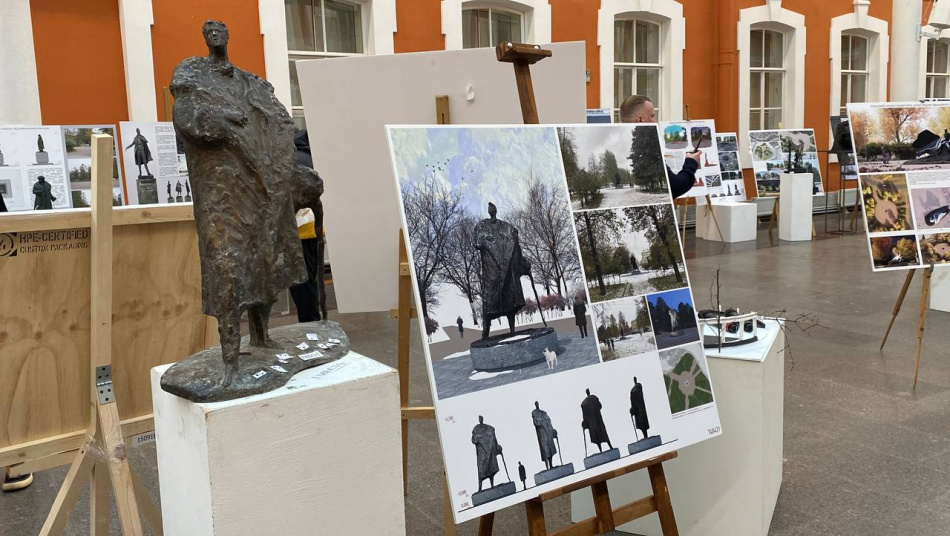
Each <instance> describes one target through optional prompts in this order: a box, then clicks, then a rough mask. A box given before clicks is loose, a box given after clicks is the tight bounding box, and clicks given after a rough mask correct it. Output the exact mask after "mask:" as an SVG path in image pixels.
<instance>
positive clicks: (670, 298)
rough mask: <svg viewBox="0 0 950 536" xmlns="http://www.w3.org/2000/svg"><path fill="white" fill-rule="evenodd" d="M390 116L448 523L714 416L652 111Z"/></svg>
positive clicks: (606, 467) (710, 432) (616, 464)
mask: <svg viewBox="0 0 950 536" xmlns="http://www.w3.org/2000/svg"><path fill="white" fill-rule="evenodd" d="M387 128H388V133H389V140H390V147H391V151H392V159H393V167H394V172H395V175H396V177H397V182H398V187H399V191H400V202H401V207H402V213H403V220H404V221H403V223H404V225H405V229H406V231H407V233H406V234H407V238H408V241H409V246H410V247H409V250H410V251H409V255H410V261H411V263H412V267H413V270H412V276H413V282H414V283H415V293H416V294H415V299H416V303H418V304H419V307H420V309H421V312H420V318H421V319H423V320H424V321H423V322H420V329H422V330H423V331H424V336H425V341H426V344H425V355H426V358H427V359H426V361H427V365H428V370H429V374H430V385H431V387H432V392H433V399H434V400H435V412H436V422H437V424H438V429H439V435H440V438H441V444H442V450H443V457H444V461H445V467H446V476H447V479H448V486H449V492H450V493H449V497H450V498H451V499H450V500H451V502H452V505H451V509H452V511H453V513H454V516H455V520H456V522H457V523H461V522H463V521H467V520H470V519H474V518H476V517H479V516H481V515H484V514H488V513H491V512H494V511H496V510H500V509H502V508H504V507H507V506H511V505H513V504H517V503H521V502H524V501H526V500H528V499H531V498H535V497H538V496H539V495H540V494H541V493H543V492H545V491H550V490H554V489H557V488H560V487H562V486H565V485H567V484H570V483H574V482H578V481H581V480H584V479H586V478H589V477H593V476H597V475H601V474H604V473H606V472H608V471H611V470H613V469H618V468H621V467H625V466H628V465H631V464H633V463H636V462H640V461H644V460H646V459H649V458H652V457H655V456H658V455H661V454H664V453H667V452H671V451H674V450H677V449H681V448H683V447H686V446H688V445H690V444H693V443H696V442H698V441H702V440H704V439H707V438H710V437H714V436H716V435H719V434H720V433H721V431H720V423H719V416H718V411H717V409H716V404H715V398H714V394H713V389H712V385H711V381H710V378H709V373H708V367H707V364H706V361H705V356H704V353H703V347H702V344H701V343H700V342H698V341H699V338H700V336H699V331H698V327H697V326H698V322H697V316H696V312H695V307H694V301H693V298H692V293H691V290H690V287H689V277H688V273H687V270H686V266H685V264H684V263H683V252H682V247H681V244H680V241H679V237H678V234H677V231H676V219H675V217H674V214H673V206H672V203H671V197H670V194H669V190H668V186H667V184H666V180H665V176H666V171H665V167H664V162H663V156H662V153H661V150H660V146H659V139H658V137H657V136H656V126H655V125H652V124H651V125H637V126H634V125H586V126H581V125H563V126H517V127H516V126H479V127H474V126H470V127H452V126H442V127H421V126H390V127H387ZM614 142H616V143H614ZM621 142H622V143H621ZM615 145H616V148H614V147H615ZM608 148H609V149H608ZM605 151H607V152H609V153H612V154H613V155H614V156H615V158H616V160H617V161H621V162H622V161H623V160H621V159H624V160H626V159H628V158H630V159H632V161H634V162H637V163H638V166H640V165H643V164H647V165H644V166H643V167H638V168H636V169H630V171H629V173H630V174H631V175H632V177H633V178H632V183H633V185H632V186H625V187H624V188H621V190H623V192H622V194H621V195H620V196H618V197H620V198H621V199H617V200H616V201H617V202H616V203H614V199H613V198H612V196H606V195H604V196H601V195H599V194H598V189H594V188H591V189H587V190H579V189H578V190H575V188H576V186H577V185H578V184H584V182H583V181H589V180H591V179H592V177H591V175H592V173H591V167H595V166H599V161H600V160H604V159H603V158H601V157H602V156H603V154H604V152H605ZM606 160H607V161H608V163H610V158H609V157H608V158H607V159H606ZM595 162H596V164H595ZM585 163H588V165H587V167H585V166H584V164H585ZM621 166H623V168H624V169H625V170H626V169H629V168H628V167H627V166H626V165H625V164H619V163H618V164H617V167H618V170H619V169H621ZM618 170H614V171H613V172H614V173H620V174H621V177H625V176H626V175H625V174H623V173H621V172H620V171H618ZM579 181H580V182H579ZM628 184H629V182H628ZM605 199H609V200H610V202H609V206H604V200H605ZM473 324H474V325H476V328H475V329H472V328H470V327H468V326H470V325H473Z"/></svg>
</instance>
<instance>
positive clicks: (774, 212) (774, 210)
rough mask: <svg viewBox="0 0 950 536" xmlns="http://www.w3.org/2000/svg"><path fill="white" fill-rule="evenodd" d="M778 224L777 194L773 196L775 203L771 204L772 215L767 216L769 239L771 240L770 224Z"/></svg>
mask: <svg viewBox="0 0 950 536" xmlns="http://www.w3.org/2000/svg"><path fill="white" fill-rule="evenodd" d="M773 225H774V226H776V227H777V226H778V196H775V203H774V204H773V205H772V217H771V218H769V240H770V241H771V240H772V226H773Z"/></svg>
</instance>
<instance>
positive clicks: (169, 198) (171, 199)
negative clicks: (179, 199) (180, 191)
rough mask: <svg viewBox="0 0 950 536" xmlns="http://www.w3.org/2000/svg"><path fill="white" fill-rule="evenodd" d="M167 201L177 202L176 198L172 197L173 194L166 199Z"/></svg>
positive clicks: (169, 202)
mask: <svg viewBox="0 0 950 536" xmlns="http://www.w3.org/2000/svg"><path fill="white" fill-rule="evenodd" d="M165 202H166V203H168V204H171V203H174V202H175V198H174V197H172V196H168V199H166V200H165Z"/></svg>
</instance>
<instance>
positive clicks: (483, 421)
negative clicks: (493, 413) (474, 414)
mask: <svg viewBox="0 0 950 536" xmlns="http://www.w3.org/2000/svg"><path fill="white" fill-rule="evenodd" d="M478 424H485V417H482V416H481V415H479V416H478Z"/></svg>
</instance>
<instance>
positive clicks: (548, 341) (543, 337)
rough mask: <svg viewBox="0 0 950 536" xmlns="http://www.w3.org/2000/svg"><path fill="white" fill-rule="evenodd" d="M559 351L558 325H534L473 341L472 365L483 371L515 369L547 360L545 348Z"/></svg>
mask: <svg viewBox="0 0 950 536" xmlns="http://www.w3.org/2000/svg"><path fill="white" fill-rule="evenodd" d="M545 348H547V349H548V350H549V351H552V352H557V348H558V345H557V333H556V332H555V331H554V328H531V329H523V330H520V331H516V332H514V333H505V334H502V335H494V336H492V337H489V338H487V339H484V340H478V341H475V342H473V343H472V346H471V357H472V367H473V368H474V369H475V370H478V371H481V372H497V371H501V370H511V369H516V368H521V367H526V366H528V365H533V364H535V363H540V362H542V361H544V349H545Z"/></svg>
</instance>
